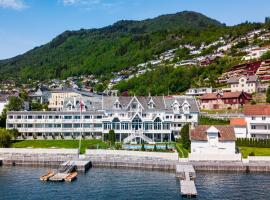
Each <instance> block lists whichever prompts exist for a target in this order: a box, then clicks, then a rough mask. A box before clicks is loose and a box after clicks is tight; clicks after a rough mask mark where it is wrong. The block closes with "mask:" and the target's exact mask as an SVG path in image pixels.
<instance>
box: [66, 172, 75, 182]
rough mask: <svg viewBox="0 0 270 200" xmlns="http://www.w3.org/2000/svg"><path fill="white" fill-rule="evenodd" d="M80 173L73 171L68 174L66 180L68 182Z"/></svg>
mask: <svg viewBox="0 0 270 200" xmlns="http://www.w3.org/2000/svg"><path fill="white" fill-rule="evenodd" d="M77 175H78V173H77V172H72V173H70V174H68V175H67V176H66V178H65V181H67V182H71V181H73V180H74V179H75V178H76V177H77Z"/></svg>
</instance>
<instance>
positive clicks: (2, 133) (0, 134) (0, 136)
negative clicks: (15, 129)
mask: <svg viewBox="0 0 270 200" xmlns="http://www.w3.org/2000/svg"><path fill="white" fill-rule="evenodd" d="M11 139H12V136H11V134H10V133H9V131H7V130H6V129H0V147H1V148H7V147H10V145H11Z"/></svg>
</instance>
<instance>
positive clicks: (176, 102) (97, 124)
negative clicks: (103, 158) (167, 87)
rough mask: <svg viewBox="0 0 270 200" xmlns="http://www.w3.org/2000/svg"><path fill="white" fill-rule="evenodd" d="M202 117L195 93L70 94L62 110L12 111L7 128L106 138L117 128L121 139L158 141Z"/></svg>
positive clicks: (28, 135)
mask: <svg viewBox="0 0 270 200" xmlns="http://www.w3.org/2000/svg"><path fill="white" fill-rule="evenodd" d="M198 120H199V108H198V105H197V102H196V100H195V98H193V97H186V96H155V97H151V96H148V97H136V96H134V97H112V96H111V97H108V96H106V97H105V96H104V97H68V98H65V99H64V102H63V109H62V110H61V111H37V112H34V111H11V112H8V114H7V129H17V130H18V131H19V133H20V135H19V138H22V139H72V138H73V139H76V138H79V137H80V135H82V137H83V138H93V137H94V138H104V137H106V135H107V134H108V133H109V131H110V130H114V131H115V134H116V140H117V141H122V142H124V143H129V142H141V141H142V140H144V141H145V142H147V143H154V142H165V141H172V140H174V138H177V137H178V136H179V132H180V130H181V128H182V127H183V126H184V125H185V124H186V123H190V124H191V125H192V126H196V125H197V124H198Z"/></svg>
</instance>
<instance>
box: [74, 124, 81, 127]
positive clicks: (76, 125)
mask: <svg viewBox="0 0 270 200" xmlns="http://www.w3.org/2000/svg"><path fill="white" fill-rule="evenodd" d="M80 127H81V124H73V128H80Z"/></svg>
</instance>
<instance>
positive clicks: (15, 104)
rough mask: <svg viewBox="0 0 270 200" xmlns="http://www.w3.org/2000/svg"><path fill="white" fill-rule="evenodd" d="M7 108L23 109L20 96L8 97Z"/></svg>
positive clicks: (13, 109) (11, 109) (10, 109)
mask: <svg viewBox="0 0 270 200" xmlns="http://www.w3.org/2000/svg"><path fill="white" fill-rule="evenodd" d="M7 109H8V110H9V111H20V110H22V109H23V100H22V99H21V98H20V97H14V96H11V97H9V100H8V105H7Z"/></svg>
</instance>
